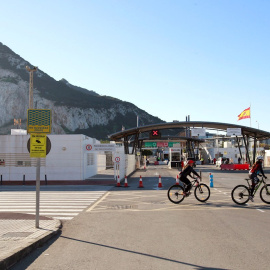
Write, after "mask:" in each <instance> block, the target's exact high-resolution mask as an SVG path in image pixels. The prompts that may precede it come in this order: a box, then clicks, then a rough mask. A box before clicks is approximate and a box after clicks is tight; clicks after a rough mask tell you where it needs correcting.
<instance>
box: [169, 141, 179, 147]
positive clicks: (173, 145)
mask: <svg viewBox="0 0 270 270" xmlns="http://www.w3.org/2000/svg"><path fill="white" fill-rule="evenodd" d="M175 144H176V145H175ZM177 146H178V147H180V142H169V147H170V148H173V147H177Z"/></svg>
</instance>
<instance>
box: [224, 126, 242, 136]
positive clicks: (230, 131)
mask: <svg viewBox="0 0 270 270" xmlns="http://www.w3.org/2000/svg"><path fill="white" fill-rule="evenodd" d="M241 135H242V130H241V128H227V136H241Z"/></svg>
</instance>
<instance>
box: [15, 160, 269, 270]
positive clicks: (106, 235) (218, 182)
mask: <svg viewBox="0 0 270 270" xmlns="http://www.w3.org/2000/svg"><path fill="white" fill-rule="evenodd" d="M196 170H197V171H201V173H202V176H203V180H204V182H205V183H207V184H209V173H210V172H211V173H212V174H213V176H214V187H213V188H211V196H210V199H209V200H208V201H207V202H206V203H200V202H198V201H197V200H196V199H195V197H194V195H193V194H192V195H191V196H190V197H188V198H185V200H184V201H183V202H182V203H180V204H172V203H171V202H170V201H169V200H168V199H167V189H168V187H169V186H170V185H172V184H174V183H175V178H176V175H177V173H178V172H177V170H176V169H172V170H168V169H166V168H165V166H149V167H148V169H147V170H146V171H144V170H141V171H137V172H136V173H135V174H133V175H132V177H129V178H128V185H129V187H128V188H124V187H115V188H113V189H111V190H110V191H108V192H106V194H105V195H104V196H103V197H102V198H101V199H100V200H99V201H97V202H96V203H95V204H94V205H92V206H90V207H89V208H87V209H86V210H85V211H84V212H82V213H80V214H79V215H78V216H76V217H75V218H74V219H72V220H70V221H66V222H64V226H63V229H62V233H61V234H60V235H58V236H57V237H55V238H54V239H52V240H51V241H50V242H49V243H48V244H46V245H45V246H43V247H42V248H40V249H38V250H36V251H35V252H33V253H31V254H30V255H29V256H28V257H26V258H25V259H24V260H23V261H21V262H19V263H18V264H17V265H16V266H14V267H13V268H12V269H13V270H15V269H16V270H17V269H39V270H41V269H46V270H47V269H65V270H66V269H76V270H77V269H101V270H103V269H104V270H105V269H106V270H107V269H129V270H133V269H134V270H135V269H136V270H137V269H170V270H171V269H220V270H221V269H245V270H248V269H269V263H268V255H269V254H270V247H269V245H268V239H269V234H270V232H269V228H268V227H269V223H270V205H266V204H264V203H262V201H261V200H260V198H259V197H258V195H256V197H255V202H254V203H249V204H248V205H245V206H238V205H235V204H234V203H233V202H232V200H231V197H230V192H231V190H232V188H233V187H234V186H235V185H237V184H240V183H244V180H243V179H244V178H245V177H246V176H247V172H246V171H237V172H233V171H226V172H224V171H220V170H217V169H216V168H215V167H214V166H209V165H205V166H198V167H197V168H196ZM267 172H268V171H266V173H267ZM140 175H141V176H142V180H143V186H144V188H138V186H139V177H140ZM159 175H161V177H162V178H161V179H162V185H163V187H162V188H158V176H159ZM269 176H270V175H269Z"/></svg>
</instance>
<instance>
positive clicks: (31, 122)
mask: <svg viewBox="0 0 270 270" xmlns="http://www.w3.org/2000/svg"><path fill="white" fill-rule="evenodd" d="M51 123H52V117H51V110H32V109H29V110H27V132H28V133H30V134H31V133H46V134H49V133H51Z"/></svg>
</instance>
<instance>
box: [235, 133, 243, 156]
mask: <svg viewBox="0 0 270 270" xmlns="http://www.w3.org/2000/svg"><path fill="white" fill-rule="evenodd" d="M236 140H237V144H238V148H239V152H240V157H241V160H243V157H242V153H241V148H240V144H239V139H238V137H237V136H236Z"/></svg>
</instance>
